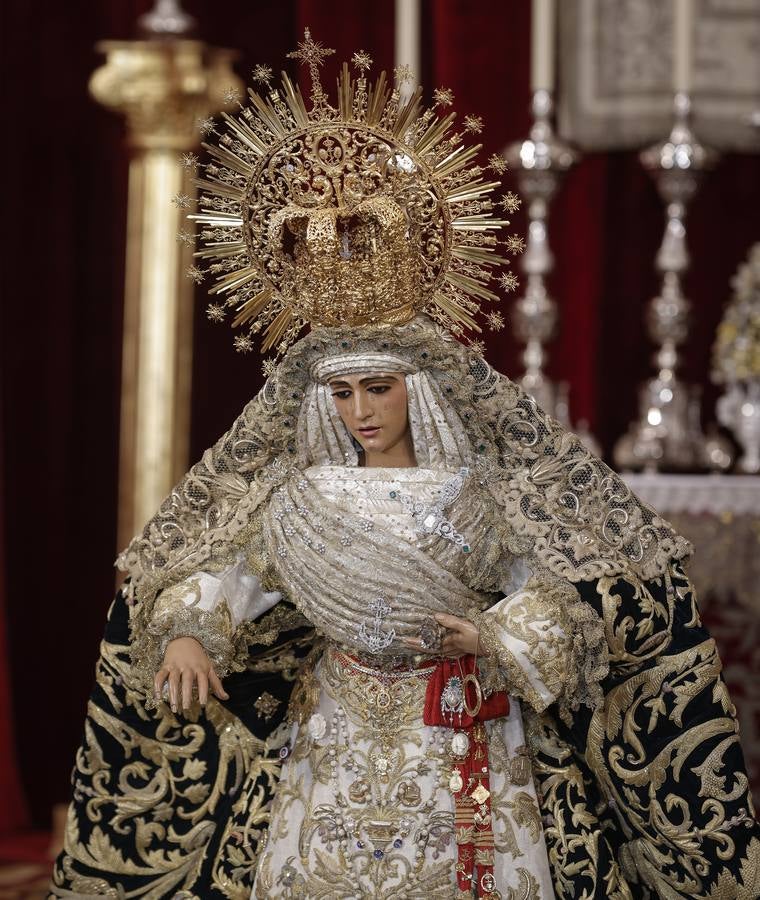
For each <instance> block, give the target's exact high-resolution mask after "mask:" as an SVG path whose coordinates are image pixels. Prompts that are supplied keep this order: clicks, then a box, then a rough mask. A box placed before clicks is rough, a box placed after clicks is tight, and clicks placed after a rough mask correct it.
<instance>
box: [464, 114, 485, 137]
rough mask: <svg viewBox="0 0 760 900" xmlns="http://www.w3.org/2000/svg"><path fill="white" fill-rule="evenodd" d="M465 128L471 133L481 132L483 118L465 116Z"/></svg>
mask: <svg viewBox="0 0 760 900" xmlns="http://www.w3.org/2000/svg"><path fill="white" fill-rule="evenodd" d="M464 130H465V131H469V132H470V134H480V132H481V131H482V130H483V120H482V119H481V118H480V116H465V117H464Z"/></svg>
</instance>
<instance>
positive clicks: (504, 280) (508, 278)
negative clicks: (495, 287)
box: [499, 272, 520, 293]
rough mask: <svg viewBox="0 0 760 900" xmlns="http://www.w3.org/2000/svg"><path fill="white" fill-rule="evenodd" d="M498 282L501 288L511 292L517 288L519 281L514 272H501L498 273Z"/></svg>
mask: <svg viewBox="0 0 760 900" xmlns="http://www.w3.org/2000/svg"><path fill="white" fill-rule="evenodd" d="M499 284H500V285H501V287H502V290H505V291H507V292H508V293H511V292H512V291H514V290H517V287H518V286H519V284H520V282H519V280H518V278H517V275H515V274H514V272H502V273H501V275H499Z"/></svg>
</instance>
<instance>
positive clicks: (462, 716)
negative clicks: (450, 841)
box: [423, 655, 509, 897]
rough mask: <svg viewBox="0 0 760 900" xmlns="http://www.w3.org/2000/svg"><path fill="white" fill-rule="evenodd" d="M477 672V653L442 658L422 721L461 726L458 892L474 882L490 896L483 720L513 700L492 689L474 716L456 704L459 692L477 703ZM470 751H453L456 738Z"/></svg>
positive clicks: (454, 779)
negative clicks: (474, 681)
mask: <svg viewBox="0 0 760 900" xmlns="http://www.w3.org/2000/svg"><path fill="white" fill-rule="evenodd" d="M472 674H474V675H475V676H477V675H478V671H477V664H476V660H475V657H474V656H472V655H467V656H462V657H460V658H459V659H443V660H441V661H440V662H439V663H438V666H437V667H436V669H435V671H434V672H433V673H432V675H431V676H430V678H429V680H428V685H427V692H426V694H425V710H424V713H423V721H424V722H425V724H426V725H440V726H444V727H446V728H455V729H457V732H456V734H455V735H454V738H453V740H452V761H453V764H452V770H451V776H450V778H449V789H450V790H451V793H452V796H453V797H454V828H455V835H456V841H457V847H458V855H457V866H456V872H457V882H458V884H459V889H460V891H462V892H464V893H470V892H471V891H472V886H473V884H474V885H476V888H477V896H478V897H487V896H489V895H492V894H493V893H494V892H495V890H496V880H495V879H494V875H493V860H494V840H493V823H492V819H491V793H490V780H489V766H488V736H487V734H486V730H485V728H484V727H483V724H482V723H483V722H485V721H487V720H488V719H498V718H500V717H502V716H506V715H507V714H508V712H509V698H508V697H507V694H506V692H505V691H494V692H493V693H492V694H491V695H490V696H489V697H482V698H481V699H482V703H481V706H480V709H479V710H478V712H477V714H476V715H475V716H470V715H469V714H468V713H467V712H466V711H465V709H464V708H463V704H458V703H457V702H456V698H457V691H459V695H460V696H461V697H466V699H467V705H468V706H469V708H470V709H474V708H475V707H476V705H477V700H478V697H477V690H476V688H475V686H474V685H473V684H472V682H471V680H468V681H467V682H465V677H466V676H467V675H472ZM459 734H462V735H463V736H464V737H466V741H467V749H466V750H465V752H463V753H461V754H457V753H456V752H454V751H455V749H456V748H455V746H454V742H455V741H459V742H460V743H461V744H464V743H465V741H464V738H458V737H457V735H459Z"/></svg>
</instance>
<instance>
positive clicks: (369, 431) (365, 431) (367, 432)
mask: <svg viewBox="0 0 760 900" xmlns="http://www.w3.org/2000/svg"><path fill="white" fill-rule="evenodd" d="M356 430H357V431H358V432H359V434H360V435H361V436H362V437H374V436H375V435H376V434H377V433H378V431H380V426H379V425H375V426H373V427H371V428H357V429H356Z"/></svg>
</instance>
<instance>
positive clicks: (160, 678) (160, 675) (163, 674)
mask: <svg viewBox="0 0 760 900" xmlns="http://www.w3.org/2000/svg"><path fill="white" fill-rule="evenodd" d="M168 677H169V670H168V669H167V667H166V666H161V668H160V669H159V670H158V672H156V677H155V678H154V679H153V696H154V697H155V698H156V701H160V700H161V698H162V697H163V693H164V685H165V684H166V679H167V678H168Z"/></svg>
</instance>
